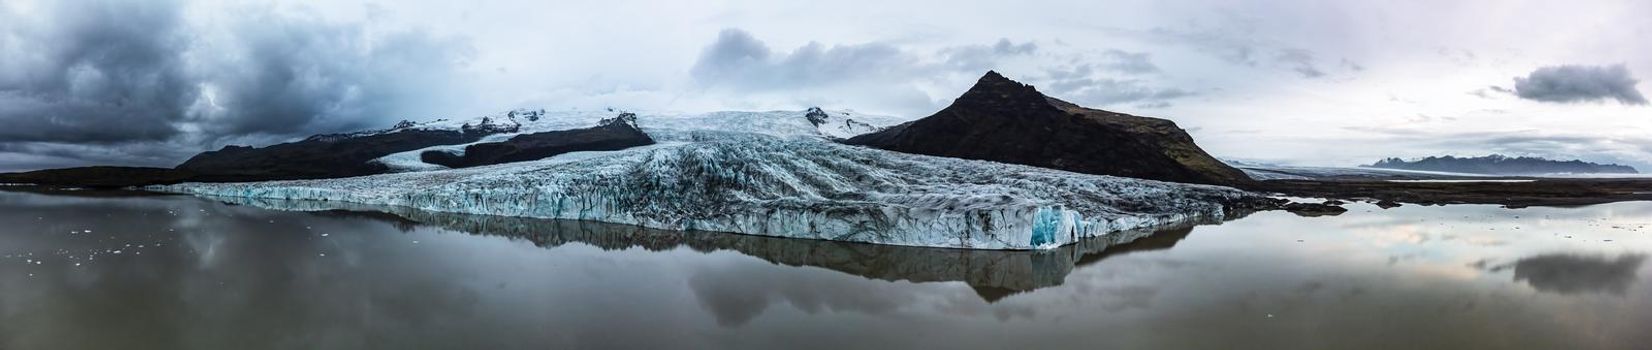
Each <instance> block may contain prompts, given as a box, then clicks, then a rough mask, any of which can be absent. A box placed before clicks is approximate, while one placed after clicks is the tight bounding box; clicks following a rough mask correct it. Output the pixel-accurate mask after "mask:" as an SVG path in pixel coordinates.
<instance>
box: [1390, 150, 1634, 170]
mask: <svg viewBox="0 0 1652 350" xmlns="http://www.w3.org/2000/svg"><path fill="white" fill-rule="evenodd" d="M1361 167H1366V168H1382V169H1401V170H1419V171H1439V172H1452V173H1468V174H1489V175H1542V174H1639V173H1640V171H1638V170H1635V168H1633V167H1630V166H1626V165H1618V164H1597V163H1590V162H1585V161H1581V160H1568V161H1560V160H1549V159H1544V158H1539V157H1508V156H1503V155H1498V154H1493V155H1488V156H1483V157H1454V156H1444V157H1427V158H1421V159H1415V160H1409V161H1407V160H1403V159H1400V158H1388V159H1383V160H1380V161H1377V162H1376V163H1373V164H1371V165H1361Z"/></svg>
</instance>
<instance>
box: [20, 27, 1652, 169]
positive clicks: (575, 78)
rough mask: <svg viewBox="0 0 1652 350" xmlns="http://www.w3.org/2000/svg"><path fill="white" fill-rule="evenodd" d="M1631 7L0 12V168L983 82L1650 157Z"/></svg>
mask: <svg viewBox="0 0 1652 350" xmlns="http://www.w3.org/2000/svg"><path fill="white" fill-rule="evenodd" d="M1648 14H1652V2H1648V1H1634V0H1626V1H1586V2H1557V1H1508V0H1495V1H1492V0H1487V1H1451V2H1441V1H1338V2H1331V1H1257V2H1254V3H1251V4H1245V3H1243V2H1240V1H1230V0H1209V1H1162V0H1160V1H1077V0H1074V1H1015V2H1007V1H959V0H947V1H887V0H880V1H855V0H839V1H811V2H807V3H805V2H800V1H657V0H654V1H628V0H605V1H488V0H471V1H463V2H451V1H393V2H357V1H348V0H341V1H326V2H319V1H314V2H299V1H282V2H275V3H268V2H232V1H231V2H225V1H189V0H176V1H173V0H148V1H81V0H66V1H63V0H39V1H36V0H0V123H3V124H0V171H4V170H26V169H38V168H47V167H62V166H78V165H87V164H115V165H148V166H172V165H175V164H176V163H177V162H180V161H182V160H183V159H184V158H187V157H188V156H189V155H192V154H194V153H197V152H200V151H203V150H209V149H216V148H218V147H221V146H223V145H225V144H253V145H265V144H269V143H273V142H279V141H284V140H289V139H292V138H295V137H302V136H306V135H309V134H314V133H322V132H338V131H351V130H359V129H364V128H380V127H385V126H388V125H390V124H392V123H394V122H395V121H397V120H401V119H413V120H425V119H433V118H438V117H464V116H475V115H481V114H487V113H494V112H499V111H503V110H507V109H511V108H519V107H529V108H546V109H551V110H557V109H593V108H605V107H617V108H623V109H628V110H641V111H682V112H697V111H713V110H771V109H787V110H794V109H803V108H806V107H809V106H817V105H818V106H822V107H825V108H828V109H852V110H857V111H860V112H864V113H881V114H891V115H899V116H907V117H912V118H918V117H923V116H926V115H928V114H930V113H932V112H934V111H936V110H938V109H940V108H941V107H944V106H945V105H946V104H948V103H949V102H951V100H952V99H953V98H955V97H956V96H957V95H958V94H959V93H961V92H963V90H965V89H967V88H968V87H969V85H970V84H971V83H973V82H974V80H975V79H976V78H977V77H979V76H980V75H981V74H982V73H984V72H986V71H987V70H989V69H996V70H998V71H1000V72H1002V73H1004V74H1005V75H1007V76H1009V77H1010V78H1012V79H1017V80H1021V81H1023V82H1026V83H1031V84H1034V85H1036V86H1038V87H1039V89H1040V90H1041V91H1044V92H1045V93H1047V94H1050V95H1052V96H1055V97H1058V98H1062V99H1066V100H1068V101H1071V102H1075V103H1079V104H1081V105H1086V106H1090V107H1094V108H1102V109H1108V110H1114V111H1120V112H1126V113H1133V114H1140V115H1147V116H1156V117H1163V118H1168V119H1172V120H1175V121H1176V122H1177V123H1179V124H1181V125H1182V126H1183V127H1184V128H1187V129H1189V131H1190V132H1192V134H1193V136H1194V137H1195V139H1196V140H1198V141H1199V143H1200V145H1202V146H1203V147H1204V148H1205V149H1206V150H1208V151H1210V152H1211V153H1213V154H1215V155H1217V156H1218V157H1222V158H1226V159H1238V160H1253V161H1270V162H1281V163H1292V164H1307V165H1338V166H1346V165H1355V164H1360V163H1370V162H1372V161H1375V160H1377V159H1379V158H1383V157H1389V156H1397V157H1421V156H1428V155H1444V154H1454V155H1484V154H1489V153H1502V154H1508V155H1535V156H1545V157H1554V158H1581V159H1584V160H1590V161H1597V162H1618V163H1625V164H1630V165H1635V166H1637V167H1641V168H1642V169H1643V170H1652V113H1649V112H1652V109H1649V108H1652V107H1649V106H1648V103H1647V98H1646V97H1645V94H1644V93H1643V92H1642V91H1645V90H1643V89H1647V88H1648V87H1646V86H1643V85H1646V84H1639V80H1640V79H1641V77H1642V76H1652V40H1646V38H1652V21H1649V20H1647V15H1648Z"/></svg>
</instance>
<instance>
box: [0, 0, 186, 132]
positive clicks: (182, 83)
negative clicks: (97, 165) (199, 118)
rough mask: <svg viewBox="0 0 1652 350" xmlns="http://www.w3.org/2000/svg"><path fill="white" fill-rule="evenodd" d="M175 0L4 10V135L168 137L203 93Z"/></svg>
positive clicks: (0, 11) (0, 71)
mask: <svg viewBox="0 0 1652 350" xmlns="http://www.w3.org/2000/svg"><path fill="white" fill-rule="evenodd" d="M178 9H179V6H178V3H177V2H174V1H154V2H119V1H113V2H104V3H95V2H83V1H62V2H52V3H51V5H50V6H45V8H42V9H40V10H41V11H43V12H44V14H39V15H35V16H27V17H25V16H24V15H22V14H16V13H7V12H5V11H6V10H5V9H4V7H0V22H6V23H8V24H7V25H4V26H0V47H3V48H4V50H5V51H6V52H5V53H0V121H4V122H5V123H6V124H7V125H6V127H4V128H0V142H23V141H53V142H76V143H80V142H88V143H106V142H121V141H140V140H162V139H166V138H169V137H172V136H173V135H175V134H177V133H178V130H177V128H176V126H174V125H173V122H174V121H177V120H179V119H180V118H182V117H183V116H184V112H185V111H186V109H187V108H188V105H189V103H190V102H192V101H194V100H195V96H196V95H195V94H196V91H195V88H194V86H193V85H194V84H193V82H192V81H190V79H188V78H187V77H186V76H185V75H186V72H184V68H183V64H184V62H183V59H182V57H180V56H179V55H178V54H177V53H178V52H180V51H182V50H183V49H184V48H185V47H186V46H187V44H188V43H187V41H186V40H187V38H186V37H185V36H184V35H183V33H181V32H180V30H179V22H180V16H179V11H178Z"/></svg>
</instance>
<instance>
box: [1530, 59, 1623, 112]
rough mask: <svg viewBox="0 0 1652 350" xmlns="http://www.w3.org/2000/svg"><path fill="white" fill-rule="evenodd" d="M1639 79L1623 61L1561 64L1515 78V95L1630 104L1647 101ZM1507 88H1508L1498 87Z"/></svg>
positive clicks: (1540, 99) (1536, 98)
mask: <svg viewBox="0 0 1652 350" xmlns="http://www.w3.org/2000/svg"><path fill="white" fill-rule="evenodd" d="M1636 83H1639V81H1638V80H1635V77H1634V76H1633V75H1631V74H1630V72H1629V68H1628V67H1625V66H1624V65H1622V64H1618V65H1612V66H1583V65H1561V66H1550V67H1543V68H1538V69H1537V70H1535V71H1532V73H1531V74H1530V75H1527V76H1526V77H1524V78H1521V77H1516V78H1514V89H1513V90H1512V91H1513V93H1514V94H1515V96H1519V97H1520V98H1523V99H1527V100H1532V101H1539V102H1557V103H1573V102H1603V101H1606V100H1616V101H1618V102H1619V103H1623V104H1627V105H1645V104H1646V103H1647V102H1646V97H1645V96H1643V95H1641V92H1640V91H1639V90H1636V89H1635V84H1636ZM1499 90H1502V91H1508V90H1506V89H1499Z"/></svg>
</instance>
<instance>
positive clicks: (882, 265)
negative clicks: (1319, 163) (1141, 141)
mask: <svg viewBox="0 0 1652 350" xmlns="http://www.w3.org/2000/svg"><path fill="white" fill-rule="evenodd" d="M223 200H229V201H232V202H233V203H232V204H235V203H238V204H249V205H253V206H259V207H266V208H278V209H288V210H305V211H311V212H312V213H314V214H316V215H323V216H349V217H357V218H364V219H373V220H381V221H388V222H391V223H393V224H395V225H397V227H399V228H401V229H402V230H412V229H413V228H415V227H416V226H418V225H430V226H435V227H440V228H443V229H447V230H452V231H459V232H465V233H470V234H479V235H495V236H506V237H512V238H520V239H525V240H527V241H531V242H533V243H534V244H535V245H537V246H540V247H546V248H549V247H557V246H561V245H564V244H569V243H582V244H588V245H591V246H595V247H599V248H602V249H605V250H623V249H630V248H642V249H646V250H650V251H666V250H671V249H676V248H679V247H683V248H688V249H692V250H694V251H698V252H714V251H733V252H737V253H740V254H743V255H747V256H751V257H755V258H758V259H762V260H765V261H768V262H770V263H774V264H779V265H786V266H808V267H819V268H825V269H830V270H834V271H839V272H843V273H848V274H853V275H856V276H861V277H865V278H870V279H877V280H885V281H910V282H954V281H957V282H964V283H965V284H968V285H969V286H970V287H971V288H973V289H974V290H975V292H976V294H977V295H979V296H980V297H981V298H982V299H984V300H986V301H988V302H995V301H998V300H1001V299H1003V298H1005V297H1007V296H1010V295H1013V294H1017V293H1023V292H1028V291H1033V290H1036V289H1040V288H1047V287H1053V286H1058V285H1061V284H1062V283H1063V282H1064V281H1065V280H1066V277H1067V275H1068V274H1071V273H1072V271H1073V269H1075V268H1077V267H1080V266H1085V265H1089V264H1094V263H1097V262H1100V261H1102V260H1105V259H1107V258H1110V257H1114V256H1118V255H1121V254H1125V253H1129V252H1136V251H1149V250H1162V249H1170V248H1171V247H1173V246H1175V245H1176V243H1177V242H1180V241H1181V240H1182V239H1183V238H1186V237H1187V236H1188V234H1189V233H1191V232H1192V230H1193V229H1192V227H1179V228H1167V229H1164V230H1160V231H1158V232H1150V231H1134V232H1118V233H1114V234H1111V235H1108V236H1104V237H1097V238H1094V239H1088V240H1084V241H1081V242H1079V243H1077V244H1070V245H1067V246H1063V247H1059V248H1055V249H1049V250H1041V251H1005V250H970V249H945V248H929V247H908V246H892V245H880V244H865V243H852V242H837V241H826V240H812V239H795V238H779V237H764V236H751V235H739V234H728V233H715V232H687V233H685V232H681V231H671V230H659V229H650V228H643V227H638V226H632V225H619V224H607V223H599V222H587V221H573V220H548V219H534V218H522V217H508V216H490V215H472V214H454V213H442V212H431V211H423V210H415V209H408V208H397V207H376V206H374V207H369V206H359V205H353V204H346V203H323V202H304V201H273V200H257V199H223Z"/></svg>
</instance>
